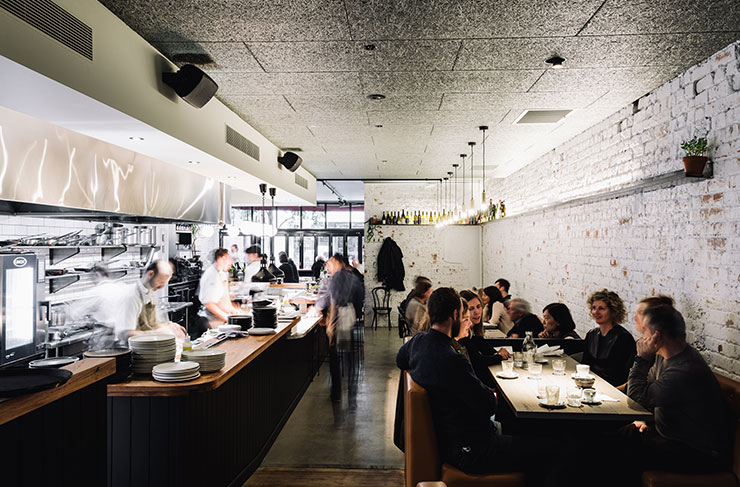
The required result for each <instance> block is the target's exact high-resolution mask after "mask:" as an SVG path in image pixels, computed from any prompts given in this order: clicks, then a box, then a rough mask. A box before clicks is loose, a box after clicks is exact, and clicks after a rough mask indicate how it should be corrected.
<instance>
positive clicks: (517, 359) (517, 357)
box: [514, 352, 524, 369]
mask: <svg viewBox="0 0 740 487" xmlns="http://www.w3.org/2000/svg"><path fill="white" fill-rule="evenodd" d="M523 362H524V354H523V353H522V352H514V367H519V368H520V369H521V368H522V364H523Z"/></svg>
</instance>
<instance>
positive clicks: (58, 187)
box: [0, 107, 231, 223]
mask: <svg viewBox="0 0 740 487" xmlns="http://www.w3.org/2000/svg"><path fill="white" fill-rule="evenodd" d="M230 195H231V192H230V189H229V188H228V187H226V186H225V185H224V184H223V183H220V182H218V181H216V180H215V179H212V178H205V177H203V176H200V175H198V174H195V173H192V172H190V171H187V170H185V169H182V168H179V167H177V166H175V165H172V164H168V163H166V162H162V161H159V160H156V159H152V158H150V157H147V156H143V155H141V154H138V153H136V152H133V151H130V150H128V149H123V148H121V147H117V146H114V145H111V144H108V143H106V142H103V141H100V140H97V139H94V138H92V137H88V136H85V135H82V134H79V133H76V132H73V131H70V130H67V129H64V128H61V127H58V126H55V125H52V124H49V123H47V122H44V121H41V120H38V119H35V118H32V117H29V116H27V115H23V114H20V113H17V112H14V111H11V110H8V109H5V108H2V107H0V200H2V204H0V211H4V212H6V213H48V214H52V215H55V216H60V217H62V216H68V217H71V215H76V214H79V217H84V218H92V217H95V216H97V217H104V218H106V219H115V218H117V217H118V218H120V219H124V220H125V219H131V220H135V221H147V220H149V221H155V220H156V221H175V220H179V221H192V222H204V223H229V220H230V218H229V212H228V208H229V206H230Z"/></svg>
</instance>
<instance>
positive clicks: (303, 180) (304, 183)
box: [295, 174, 308, 189]
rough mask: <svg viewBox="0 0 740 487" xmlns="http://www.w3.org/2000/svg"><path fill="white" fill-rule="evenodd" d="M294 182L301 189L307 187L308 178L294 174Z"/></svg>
mask: <svg viewBox="0 0 740 487" xmlns="http://www.w3.org/2000/svg"><path fill="white" fill-rule="evenodd" d="M295 183H296V184H297V185H298V186H300V187H301V188H303V189H308V179H306V178H304V177H303V176H299V175H298V174H296V175H295Z"/></svg>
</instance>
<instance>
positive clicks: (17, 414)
mask: <svg viewBox="0 0 740 487" xmlns="http://www.w3.org/2000/svg"><path fill="white" fill-rule="evenodd" d="M62 368H63V369H66V370H69V371H71V372H72V373H73V375H72V377H70V378H69V380H67V382H66V383H64V384H62V385H61V386H58V387H55V388H53V389H47V390H44V391H39V392H35V393H32V394H26V395H24V396H18V397H14V398H11V399H8V400H6V401H3V402H0V437H2V438H3V454H2V455H0V472H2V480H1V481H0V484H2V485H8V486H11V485H12V486H14V487H31V486H34V487H35V486H46V485H75V484H79V485H82V484H85V485H105V478H106V472H105V444H106V437H105V421H106V419H105V414H106V407H105V401H106V390H105V387H106V379H107V377H109V376H110V375H112V374H114V373H115V371H116V361H115V360H114V359H112V358H87V359H83V360H80V361H79V362H76V363H74V364H71V365H68V366H66V367H62Z"/></svg>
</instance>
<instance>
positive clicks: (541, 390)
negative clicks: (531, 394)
mask: <svg viewBox="0 0 740 487" xmlns="http://www.w3.org/2000/svg"><path fill="white" fill-rule="evenodd" d="M537 399H547V388H546V384H545V381H539V382H538V383H537Z"/></svg>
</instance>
